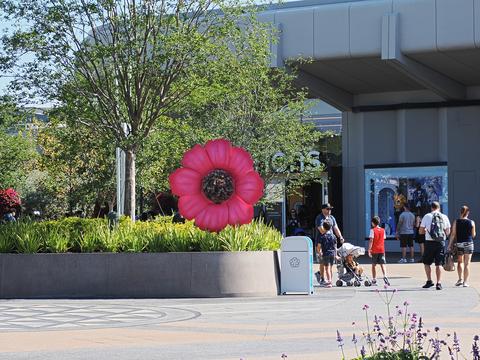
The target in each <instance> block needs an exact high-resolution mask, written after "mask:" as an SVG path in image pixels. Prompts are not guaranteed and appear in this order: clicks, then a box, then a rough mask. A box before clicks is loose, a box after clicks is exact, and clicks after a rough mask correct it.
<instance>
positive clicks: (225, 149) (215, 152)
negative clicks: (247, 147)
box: [205, 139, 231, 169]
mask: <svg viewBox="0 0 480 360" xmlns="http://www.w3.org/2000/svg"><path fill="white" fill-rule="evenodd" d="M205 150H206V151H207V153H208V157H209V158H210V160H211V162H212V165H213V167H214V168H216V169H228V164H229V160H230V150H231V145H230V142H229V141H227V140H224V139H217V140H210V141H209V142H207V144H206V145H205Z"/></svg>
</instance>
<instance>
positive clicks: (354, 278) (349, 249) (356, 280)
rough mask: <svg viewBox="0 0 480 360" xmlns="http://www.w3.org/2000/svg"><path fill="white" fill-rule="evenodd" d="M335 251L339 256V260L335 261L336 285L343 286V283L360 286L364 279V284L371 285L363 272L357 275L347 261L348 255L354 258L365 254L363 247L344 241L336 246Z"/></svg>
mask: <svg viewBox="0 0 480 360" xmlns="http://www.w3.org/2000/svg"><path fill="white" fill-rule="evenodd" d="M337 253H338V256H339V257H340V260H338V261H337V276H338V280H337V282H336V285H337V286H343V285H344V284H345V285H347V286H361V285H362V281H364V285H365V286H371V285H372V282H371V281H370V279H369V278H368V277H367V276H366V275H365V274H362V276H359V275H358V274H356V273H355V271H354V269H353V268H352V267H351V266H350V265H349V264H348V263H347V256H349V255H352V256H353V258H354V259H355V258H357V257H359V256H360V255H365V248H363V247H360V246H355V245H352V244H350V243H344V244H343V245H342V246H341V247H340V248H338V250H337Z"/></svg>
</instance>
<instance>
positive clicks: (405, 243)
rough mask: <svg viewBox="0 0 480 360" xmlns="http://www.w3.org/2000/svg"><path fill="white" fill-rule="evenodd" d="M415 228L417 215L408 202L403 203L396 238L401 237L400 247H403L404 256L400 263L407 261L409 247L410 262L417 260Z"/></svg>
mask: <svg viewBox="0 0 480 360" xmlns="http://www.w3.org/2000/svg"><path fill="white" fill-rule="evenodd" d="M414 228H415V215H413V213H412V212H411V211H410V209H409V207H408V205H407V204H405V205H403V212H402V213H401V214H400V217H399V218H398V224H397V232H396V238H397V240H399V239H400V247H401V248H402V258H401V259H400V261H399V263H400V264H405V263H406V262H407V247H409V248H410V262H411V263H413V262H415V252H414V250H413V236H414V233H415V231H414Z"/></svg>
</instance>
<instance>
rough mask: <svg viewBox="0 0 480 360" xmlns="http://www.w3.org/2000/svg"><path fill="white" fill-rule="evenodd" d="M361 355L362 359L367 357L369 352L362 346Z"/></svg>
mask: <svg viewBox="0 0 480 360" xmlns="http://www.w3.org/2000/svg"><path fill="white" fill-rule="evenodd" d="M360 355H362V359H363V358H364V357H365V355H367V350H365V346H363V345H362V348H361V349H360Z"/></svg>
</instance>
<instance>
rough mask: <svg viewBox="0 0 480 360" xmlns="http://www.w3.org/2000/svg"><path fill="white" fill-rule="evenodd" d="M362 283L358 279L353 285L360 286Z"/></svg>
mask: <svg viewBox="0 0 480 360" xmlns="http://www.w3.org/2000/svg"><path fill="white" fill-rule="evenodd" d="M360 285H361V283H360V281H358V280H355V281H354V282H353V286H356V287H359V286H360Z"/></svg>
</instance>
